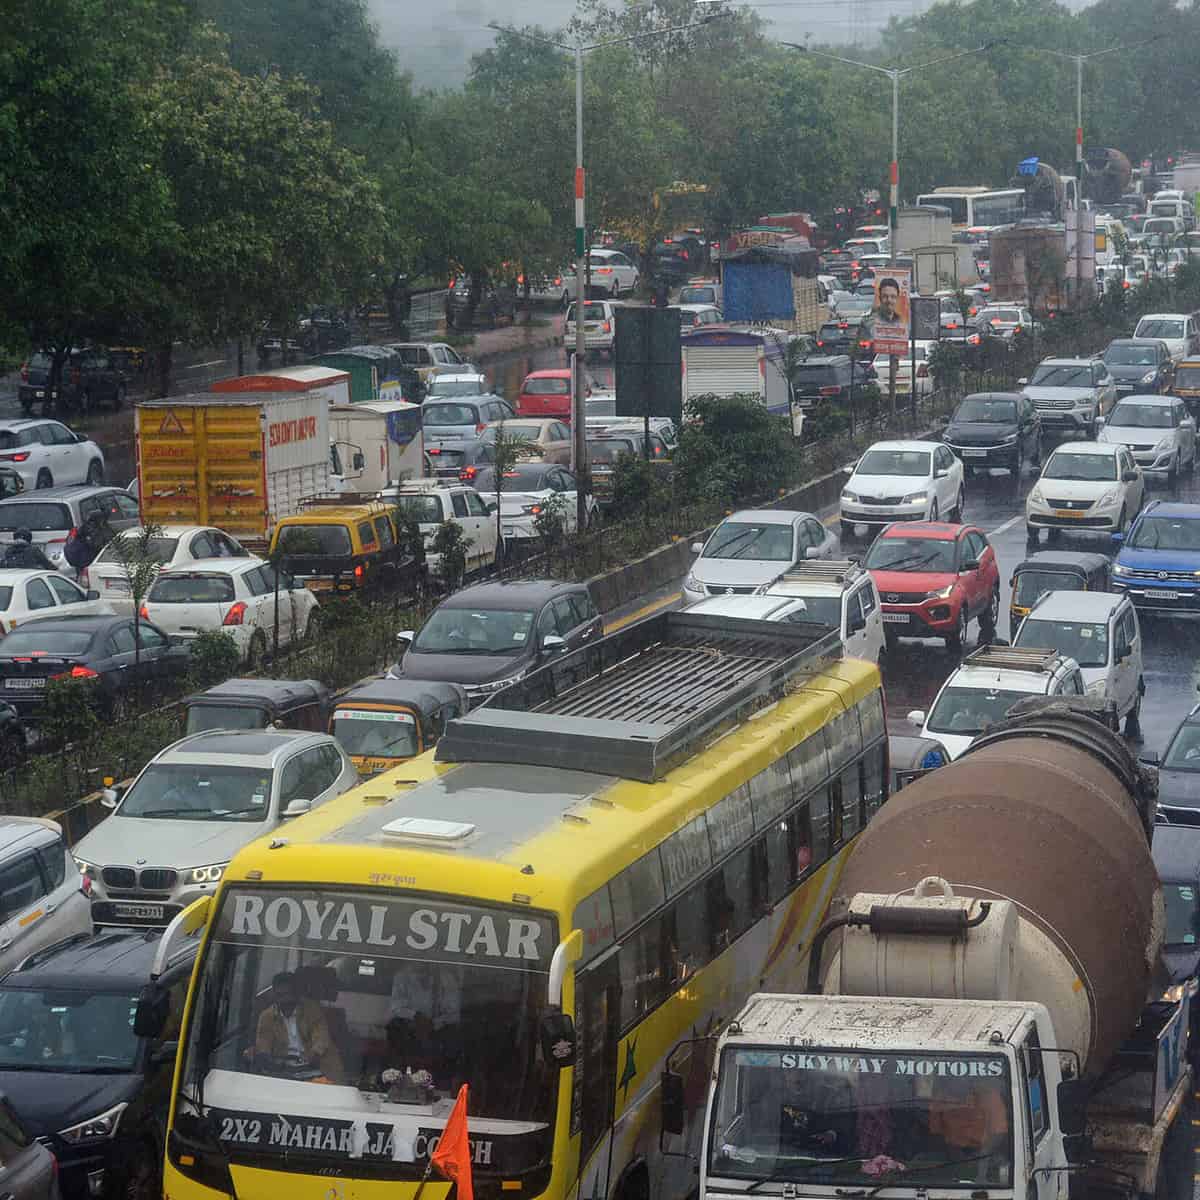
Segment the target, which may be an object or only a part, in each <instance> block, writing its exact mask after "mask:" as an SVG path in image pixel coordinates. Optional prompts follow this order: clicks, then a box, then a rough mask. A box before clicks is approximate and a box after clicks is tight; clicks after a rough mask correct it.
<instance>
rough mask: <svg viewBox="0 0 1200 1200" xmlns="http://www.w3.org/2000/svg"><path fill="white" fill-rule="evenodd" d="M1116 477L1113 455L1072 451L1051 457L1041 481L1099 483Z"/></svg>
mask: <svg viewBox="0 0 1200 1200" xmlns="http://www.w3.org/2000/svg"><path fill="white" fill-rule="evenodd" d="M1116 477H1117V457H1116V455H1115V454H1085V453H1082V452H1079V451H1074V450H1072V451H1065V452H1064V451H1062V450H1059V451H1057V452H1056V453H1054V454H1053V455H1051V457H1050V461H1049V462H1048V463H1047V464H1046V466H1045V467H1044V468H1043V470H1042V478H1043V479H1073V480H1077V481H1080V482H1092V483H1100V482H1107V481H1109V480H1113V479H1116Z"/></svg>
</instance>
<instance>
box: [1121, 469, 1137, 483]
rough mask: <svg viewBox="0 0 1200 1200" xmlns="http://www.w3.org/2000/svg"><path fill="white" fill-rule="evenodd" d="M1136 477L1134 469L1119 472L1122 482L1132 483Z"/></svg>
mask: <svg viewBox="0 0 1200 1200" xmlns="http://www.w3.org/2000/svg"><path fill="white" fill-rule="evenodd" d="M1137 477H1138V473H1137V472H1136V471H1122V472H1121V482H1122V483H1133V482H1135V481H1136V479H1137Z"/></svg>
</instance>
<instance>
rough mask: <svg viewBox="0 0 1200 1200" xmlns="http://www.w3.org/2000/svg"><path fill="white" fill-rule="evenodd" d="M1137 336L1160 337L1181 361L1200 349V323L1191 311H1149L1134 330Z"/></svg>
mask: <svg viewBox="0 0 1200 1200" xmlns="http://www.w3.org/2000/svg"><path fill="white" fill-rule="evenodd" d="M1133 336H1134V337H1135V338H1158V340H1159V341H1160V342H1166V343H1167V349H1169V350H1170V351H1171V357H1172V358H1173V359H1174V360H1175V361H1176V362H1179V360H1180V359H1182V358H1187V357H1188V355H1190V354H1195V353H1196V352H1197V351H1200V324H1198V323H1197V320H1196V318H1195V317H1194V316H1192V315H1191V314H1190V313H1147V314H1146V315H1145V316H1144V317H1143V318H1142V319H1141V320H1140V321H1139V322H1138V323H1137V328H1136V329H1134V331H1133Z"/></svg>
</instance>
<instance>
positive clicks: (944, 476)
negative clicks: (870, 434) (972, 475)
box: [840, 441, 965, 537]
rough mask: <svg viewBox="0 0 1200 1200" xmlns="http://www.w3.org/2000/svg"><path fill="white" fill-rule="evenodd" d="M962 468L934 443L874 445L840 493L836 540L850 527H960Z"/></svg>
mask: <svg viewBox="0 0 1200 1200" xmlns="http://www.w3.org/2000/svg"><path fill="white" fill-rule="evenodd" d="M964 496H965V491H964V488H963V465H962V463H961V462H960V461H959V460H958V459H957V458H955V456H954V454H953V453H952V452H951V451H950V448H949V447H948V446H943V445H941V444H940V443H935V442H916V441H909V442H876V443H875V445H873V446H872V447H871V448H870V449H869V450H868V451H867V452H866V454H864V455H863V456H862V458H860V459H859V460H858V462H857V463H856V464H855V465H854V467H852V468H851V469H850V478H849V479H847V480H846V483H845V486H844V487H843V489H842V501H841V513H840V516H841V522H842V536H843V537H851V536H853V534H854V528H855V526H856V525H890V524H891V523H892V522H893V521H937V520H943V521H951V522H954V521H961V520H962V515H963V501H964Z"/></svg>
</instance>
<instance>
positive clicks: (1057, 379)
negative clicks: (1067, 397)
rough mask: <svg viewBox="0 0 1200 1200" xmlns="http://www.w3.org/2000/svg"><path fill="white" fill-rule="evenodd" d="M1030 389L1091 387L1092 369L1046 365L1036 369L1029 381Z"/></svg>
mask: <svg viewBox="0 0 1200 1200" xmlns="http://www.w3.org/2000/svg"><path fill="white" fill-rule="evenodd" d="M1029 386H1030V387H1091V386H1092V368H1091V367H1079V366H1054V365H1053V364H1050V363H1046V364H1043V365H1042V366H1040V367H1038V369H1037V370H1036V371H1034V373H1033V378H1032V379H1030V381H1029Z"/></svg>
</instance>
